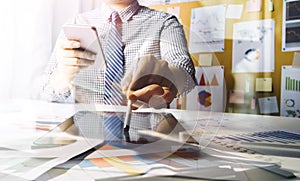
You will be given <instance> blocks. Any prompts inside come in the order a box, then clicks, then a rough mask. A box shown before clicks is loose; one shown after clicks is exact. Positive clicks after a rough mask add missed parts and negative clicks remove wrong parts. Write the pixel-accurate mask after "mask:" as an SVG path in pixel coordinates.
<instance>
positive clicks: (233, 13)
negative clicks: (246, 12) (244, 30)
mask: <svg viewBox="0 0 300 181" xmlns="http://www.w3.org/2000/svg"><path fill="white" fill-rule="evenodd" d="M242 12H243V5H242V4H229V5H228V7H227V12H226V18H228V19H240V18H241V16H242Z"/></svg>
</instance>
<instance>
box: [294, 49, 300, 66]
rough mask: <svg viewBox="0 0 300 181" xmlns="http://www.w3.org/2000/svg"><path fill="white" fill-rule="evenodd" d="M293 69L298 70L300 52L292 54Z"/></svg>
mask: <svg viewBox="0 0 300 181" xmlns="http://www.w3.org/2000/svg"><path fill="white" fill-rule="evenodd" d="M292 65H293V68H300V52H295V53H294V58H293V64H292Z"/></svg>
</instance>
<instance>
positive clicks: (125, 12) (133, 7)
mask: <svg viewBox="0 0 300 181" xmlns="http://www.w3.org/2000/svg"><path fill="white" fill-rule="evenodd" d="M139 8H140V5H139V3H138V1H133V2H132V3H131V4H130V5H129V6H127V7H126V8H124V9H122V10H120V11H118V13H119V16H120V18H121V20H122V22H127V21H128V20H129V19H130V18H131V17H132V16H133V15H134V14H135V13H136V12H137V11H138V10H139ZM101 11H102V12H103V16H104V18H105V19H107V21H108V22H110V15H111V13H112V12H113V10H112V9H110V7H109V6H107V5H106V4H103V8H101Z"/></svg>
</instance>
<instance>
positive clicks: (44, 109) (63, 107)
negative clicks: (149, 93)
mask: <svg viewBox="0 0 300 181" xmlns="http://www.w3.org/2000/svg"><path fill="white" fill-rule="evenodd" d="M7 105H8V106H7V107H5V106H4V107H5V108H3V105H2V108H1V106H0V108H1V109H0V118H1V122H0V125H1V127H0V132H1V134H0V135H1V137H3V136H5V134H6V135H7V134H8V132H7V131H6V126H11V125H10V123H13V124H15V123H16V120H19V121H20V120H22V121H23V122H24V123H26V124H27V123H28V124H29V123H30V122H31V123H32V121H33V122H34V120H36V119H39V118H49V119H50V118H51V117H53V118H56V119H60V118H61V120H64V119H66V118H68V117H70V116H72V115H73V114H74V113H75V112H76V110H75V109H74V106H72V105H71V104H57V103H48V102H44V101H38V100H12V101H9V102H7ZM173 113H174V115H175V117H176V118H179V119H180V120H183V121H187V122H188V124H190V123H191V120H193V119H195V118H197V119H202V118H203V117H205V118H216V119H218V120H221V122H220V123H221V124H220V127H219V129H218V131H217V132H216V133H217V135H228V134H238V133H252V132H259V131H269V130H278V129H279V130H288V131H291V132H295V133H300V119H299V118H287V117H275V116H261V115H250V114H236V113H234V114H232V113H207V112H195V111H178V110H174V112H173ZM17 122H18V121H17ZM29 125H30V124H29ZM43 133H44V132H39V131H37V132H35V133H34V136H33V137H32V135H31V137H30V139H29V137H28V138H27V137H26V135H18V134H15V136H14V137H10V138H9V139H5V140H4V139H2V140H1V141H0V143H1V144H2V145H3V144H5V145H6V146H7V144H8V143H9V142H11V141H12V140H13V139H17V140H22V143H20V142H14V144H10V146H11V147H14V146H15V147H16V148H17V149H19V148H25V147H26V146H25V145H26V144H29V143H30V142H31V141H32V140H33V139H36V138H37V137H39V136H40V135H41V134H43ZM2 145H1V146H2ZM234 154H236V155H240V156H245V157H246V158H253V159H260V160H262V161H263V160H267V161H275V162H278V163H279V164H280V165H281V167H282V168H284V169H288V170H290V171H292V172H294V174H295V175H296V176H297V178H295V179H296V180H298V179H299V180H300V166H299V163H300V159H299V158H293V157H279V156H273V155H260V154H247V153H238V152H236V153H234ZM247 175H248V179H249V180H257V179H261V178H264V180H280V179H282V177H278V176H277V175H274V174H272V173H270V172H266V171H263V170H256V171H249V173H247ZM261 176H263V177H261ZM143 179H144V180H147V178H143ZM150 179H151V178H150ZM170 179H172V180H177V179H180V178H174V177H171V178H168V177H157V178H156V179H155V180H170ZM185 179H186V178H185Z"/></svg>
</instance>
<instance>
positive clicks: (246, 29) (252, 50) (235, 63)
mask: <svg viewBox="0 0 300 181" xmlns="http://www.w3.org/2000/svg"><path fill="white" fill-rule="evenodd" d="M232 56H233V57H232V72H233V73H245V72H273V71H274V20H272V19H265V20H255V21H247V22H241V23H235V24H234V27H233V47H232Z"/></svg>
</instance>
